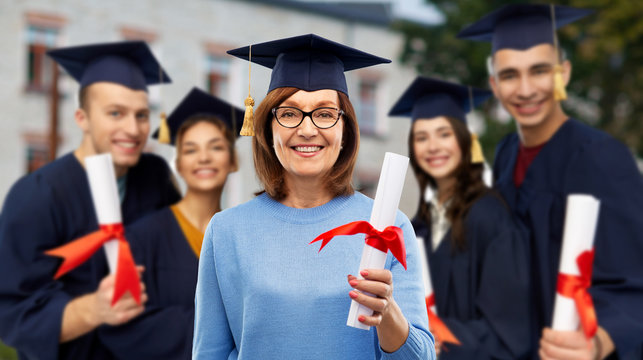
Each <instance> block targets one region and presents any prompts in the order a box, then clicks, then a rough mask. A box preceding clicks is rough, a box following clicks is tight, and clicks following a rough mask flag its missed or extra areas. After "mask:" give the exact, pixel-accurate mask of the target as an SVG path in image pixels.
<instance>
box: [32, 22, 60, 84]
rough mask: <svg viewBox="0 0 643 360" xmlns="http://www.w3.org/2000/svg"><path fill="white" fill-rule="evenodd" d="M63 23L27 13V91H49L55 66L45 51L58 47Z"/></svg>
mask: <svg viewBox="0 0 643 360" xmlns="http://www.w3.org/2000/svg"><path fill="white" fill-rule="evenodd" d="M64 22H65V20H64V19H62V18H60V17H57V16H52V15H46V14H39V13H27V34H26V37H27V39H26V40H27V44H26V45H27V46H26V47H27V57H26V59H27V66H26V68H27V73H26V89H27V91H34V92H46V91H49V88H50V87H51V81H52V77H53V71H54V66H55V65H54V62H53V61H52V60H51V59H50V58H49V57H48V56H47V50H49V49H52V48H54V47H56V46H57V45H58V39H59V35H60V29H61V27H62V26H63V24H64Z"/></svg>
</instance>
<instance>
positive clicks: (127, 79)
mask: <svg viewBox="0 0 643 360" xmlns="http://www.w3.org/2000/svg"><path fill="white" fill-rule="evenodd" d="M47 54H48V55H49V56H51V57H52V58H53V59H54V60H55V61H56V62H58V64H60V66H62V67H63V68H64V69H65V71H67V73H68V74H69V75H71V76H72V77H73V78H74V79H76V81H78V83H80V87H81V88H84V87H85V86H88V85H90V84H92V83H95V82H102V81H105V82H112V83H117V84H121V85H123V86H126V87H128V88H130V89H134V90H146V91H147V85H154V84H160V83H169V82H171V80H170V77H169V76H168V75H167V74H166V73H165V71H164V70H163V68H162V67H161V64H159V63H158V61H157V60H156V58H155V57H154V55H153V54H152V51H150V48H149V47H148V46H147V44H146V43H145V42H143V41H123V42H114V43H103V44H92V45H81V46H72V47H66V48H60V49H53V50H49V51H48V52H47Z"/></svg>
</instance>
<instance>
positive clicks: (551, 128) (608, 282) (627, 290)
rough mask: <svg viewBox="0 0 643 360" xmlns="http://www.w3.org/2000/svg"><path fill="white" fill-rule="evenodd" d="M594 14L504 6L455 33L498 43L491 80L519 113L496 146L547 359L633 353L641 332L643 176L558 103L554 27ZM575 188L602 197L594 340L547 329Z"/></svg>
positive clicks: (500, 183) (559, 71)
mask: <svg viewBox="0 0 643 360" xmlns="http://www.w3.org/2000/svg"><path fill="white" fill-rule="evenodd" d="M590 12H591V11H588V10H582V9H575V8H570V7H563V6H553V5H551V6H549V5H507V6H505V7H502V8H500V9H498V10H496V11H494V12H492V13H490V14H488V15H486V16H485V17H483V18H482V19H481V20H479V21H478V22H476V23H474V24H472V25H470V26H469V27H467V28H465V29H464V30H462V31H461V32H460V34H459V35H458V36H459V37H461V38H468V39H471V40H477V41H489V42H491V43H492V55H491V58H490V60H489V67H490V77H489V83H490V85H491V88H492V89H493V92H494V94H495V96H496V97H497V98H498V100H499V101H500V102H501V103H502V105H503V106H504V107H505V109H506V110H507V111H508V112H509V113H510V114H511V115H512V117H513V118H514V119H515V121H516V125H517V130H518V131H517V133H514V134H510V135H509V136H507V137H506V138H504V139H503V140H502V141H501V142H500V144H499V145H498V148H497V153H496V159H495V164H494V179H495V187H496V188H497V189H498V190H499V191H500V192H501V193H502V194H503V196H504V197H505V199H506V201H507V202H508V204H509V206H510V207H511V208H512V209H513V210H514V212H515V213H516V214H517V216H518V218H519V219H520V220H521V222H522V224H524V225H525V227H526V228H527V229H528V231H529V234H530V241H531V263H532V282H533V286H532V289H533V291H534V294H533V297H532V298H533V302H534V304H533V307H534V319H532V320H533V322H534V326H535V327H536V334H537V335H538V339H534V344H533V351H534V356H535V355H536V354H538V355H540V356H541V357H542V358H544V359H576V358H578V359H580V358H583V359H587V358H591V359H603V358H606V357H612V356H613V357H617V356H618V357H619V358H630V356H632V357H635V356H636V355H634V353H636V352H637V351H640V347H641V342H642V340H641V339H642V338H643V315H642V314H643V312H641V311H640V307H641V304H643V262H641V260H640V259H641V258H642V257H643V235H642V234H643V222H641V219H642V218H643V180H642V178H641V174H640V173H639V171H638V169H637V167H636V165H635V163H634V161H633V158H632V155H631V153H630V152H629V151H628V149H627V148H626V147H625V146H624V145H623V144H621V143H620V142H618V141H616V140H615V139H613V138H612V137H610V136H609V135H607V134H606V133H604V132H601V131H599V130H596V129H593V128H591V127H589V126H587V125H586V124H584V123H582V122H580V121H579V120H576V119H573V118H570V117H569V116H568V115H567V114H566V113H565V112H564V110H563V108H562V106H561V103H560V100H562V99H564V98H565V97H566V95H565V93H564V86H565V84H567V82H568V81H569V79H570V76H571V64H570V62H569V61H567V60H564V61H562V63H561V60H562V59H561V57H560V56H559V50H558V46H557V40H556V34H555V29H556V28H558V27H561V26H564V25H566V24H568V23H570V22H572V21H575V20H577V19H580V18H582V17H584V16H586V15H587V14H589V13H590ZM573 193H583V194H590V195H593V196H595V197H596V198H598V199H599V200H600V201H601V208H600V214H599V220H598V226H597V230H596V236H595V243H594V250H595V256H594V265H593V273H592V285H591V288H590V289H589V292H590V294H591V296H592V298H593V300H594V307H595V309H596V315H597V318H598V331H597V332H596V335H594V336H593V337H592V338H590V339H587V338H586V336H585V334H584V333H583V331H582V330H578V331H571V332H570V331H567V332H566V331H553V330H552V329H551V328H550V326H551V321H552V314H553V305H554V298H555V294H556V287H557V276H558V266H559V259H560V252H561V242H562V240H563V224H564V220H565V205H566V199H567V196H568V195H569V194H573ZM639 354H640V353H639ZM639 356H640V355H639ZM639 358H640V357H639Z"/></svg>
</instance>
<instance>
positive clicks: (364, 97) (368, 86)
mask: <svg viewBox="0 0 643 360" xmlns="http://www.w3.org/2000/svg"><path fill="white" fill-rule="evenodd" d="M376 94H377V83H376V82H375V81H373V80H365V79H362V80H360V82H359V114H358V115H357V118H358V119H359V129H360V132H362V133H364V134H371V135H372V134H375V132H376V129H377V126H376V125H377V106H376V101H375V99H376Z"/></svg>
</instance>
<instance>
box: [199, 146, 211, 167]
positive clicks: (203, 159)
mask: <svg viewBox="0 0 643 360" xmlns="http://www.w3.org/2000/svg"><path fill="white" fill-rule="evenodd" d="M198 161H199V163H200V164H207V163H209V162H210V152H209V151H208V149H201V150H199V158H198Z"/></svg>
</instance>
